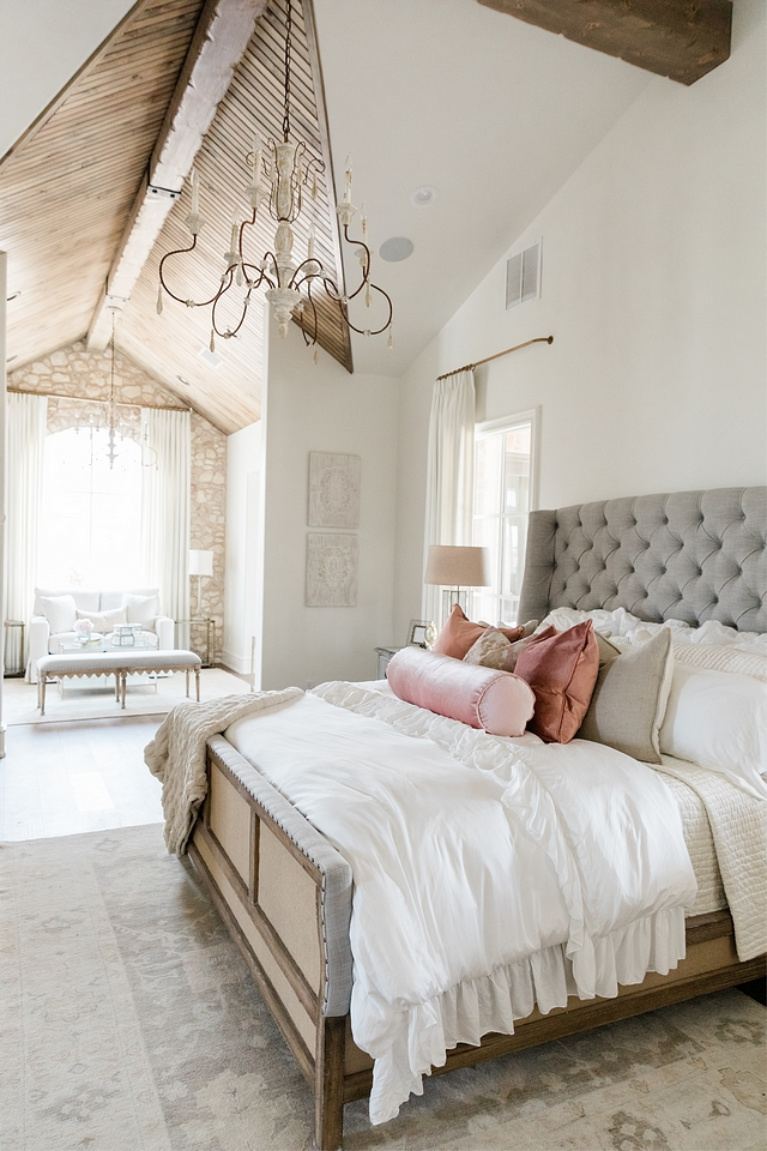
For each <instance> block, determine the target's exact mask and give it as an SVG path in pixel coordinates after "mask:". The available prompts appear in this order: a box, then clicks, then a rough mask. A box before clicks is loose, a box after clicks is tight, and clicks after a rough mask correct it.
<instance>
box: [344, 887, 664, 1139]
mask: <svg viewBox="0 0 767 1151" xmlns="http://www.w3.org/2000/svg"><path fill="white" fill-rule="evenodd" d="M684 956H685V928H684V912H683V910H682V909H681V908H676V907H675V908H670V909H668V910H665V911H659V912H656V913H655V914H654V915H650V916H647V917H646V918H645V919H641V920H637V921H636V922H634V923H631V924H629V925H628V926H627V927H625V928H621V929H619V930H617V931H614V932H612V934H611V935H609V936H607V937H605V938H603V939H597V940H593V941H589V943H588V944H587V946H586V947H585V948H583V949H582V950H581V951H579V952H578V953H577V955H576V956H575V960H576V964H577V965H578V966H581V965H583V964H586V965H587V967H588V968H589V970H588V971H584V972H582V973H580V975H579V979H578V980H577V979H576V976H575V974H574V971H573V962H572V961H571V960H570V959H569V958H568V956H567V955H566V945H565V944H564V943H563V944H558V945H556V946H554V947H547V948H546V949H545V950H543V951H539V952H536V953H535V954H534V955H531V956H528V957H527V958H525V959H522V960H520V961H519V962H517V963H512V964H509V965H508V966H506V967H500V968H497V969H496V970H495V971H493V972H492V973H491V974H490V975H487V976H483V977H481V978H478V979H469V980H465V981H464V982H462V983H459V984H457V985H456V986H455V987H452V988H450V990H449V991H445V992H443V993H442V994H441V995H438V996H436V997H435V998H434V999H430V1000H428V1001H427V1002H425V1003H421V1004H417V1005H415V1006H412V1007H407V1008H403V1012H402V1014H403V1017H405V1018H403V1019H402V1020H401V1026H400V1027H398V1028H395V1037H394V1041H393V1043H389V1044H388V1045H387V1044H385V1043H384V1044H382V1048H381V1051H380V1054H376V1052H375V1051H371V1052H370V1054H371V1055H372V1056H373V1057H374V1058H375V1067H374V1071H373V1090H372V1092H371V1095H370V1120H371V1122H372V1123H375V1124H377V1123H385V1122H386V1121H387V1120H389V1119H393V1118H394V1117H395V1116H396V1115H397V1114H398V1112H399V1107H400V1102H401V1101H404V1100H406V1099H407V1098H408V1097H409V1096H410V1095H422V1094H423V1076H424V1075H428V1074H429V1072H430V1070H431V1068H432V1067H441V1066H443V1064H444V1063H445V1059H446V1056H447V1052H448V1051H449V1050H451V1049H452V1048H453V1047H456V1046H457V1045H458V1044H459V1043H468V1044H471V1045H473V1046H478V1045H479V1043H480V1042H481V1040H482V1036H483V1035H487V1034H489V1033H490V1032H498V1033H499V1034H502V1035H513V1034H514V1021H515V1020H517V1019H525V1018H526V1017H527V1016H528V1015H530V1013H531V1012H532V1011H533V1009H534V1008H535V1007H537V1008H538V1010H539V1011H540V1012H541V1013H542V1014H543V1015H546V1014H548V1012H549V1011H551V1010H552V1008H554V1007H566V1006H567V1000H568V997H569V996H578V997H579V998H580V999H588V998H593V996H588V995H585V994H583V991H582V988H583V986H584V984H583V982H582V978H583V976H584V975H585V976H586V977H587V978H590V980H591V983H592V985H593V986H594V987H595V995H596V996H600V997H602V998H607V999H611V998H614V997H615V996H616V995H617V994H618V984H621V985H623V986H630V985H632V984H637V983H641V982H642V980H643V979H644V978H645V975H646V974H647V972H648V971H653V972H658V973H659V974H661V975H666V974H668V972H669V971H671V970H672V969H673V968H675V967H676V966H677V964H678V962H679V960H680V959H683V958H684ZM579 982H580V986H581V991H580V992H579V990H578V985H579ZM366 994H367V991H366V989H365V988H364V986H362V985H360V984H359V983H356V982H355V986H354V991H353V992H352V1020H354V1016H355V1007H354V997H355V995H366ZM369 1007H370V1004H369V1003H368V1004H367V1009H368V1010H369Z"/></svg>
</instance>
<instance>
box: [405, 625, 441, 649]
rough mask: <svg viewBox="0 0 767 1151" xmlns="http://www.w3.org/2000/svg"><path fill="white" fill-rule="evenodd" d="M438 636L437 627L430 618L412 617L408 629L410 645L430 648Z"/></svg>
mask: <svg viewBox="0 0 767 1151" xmlns="http://www.w3.org/2000/svg"><path fill="white" fill-rule="evenodd" d="M436 638H437V629H436V628H435V627H434V624H433V623H432V621H431V620H429V619H411V621H410V627H409V629H408V636H407V643H408V647H423V648H430V647H431V645H432V644H433V643H434V640H435V639H436Z"/></svg>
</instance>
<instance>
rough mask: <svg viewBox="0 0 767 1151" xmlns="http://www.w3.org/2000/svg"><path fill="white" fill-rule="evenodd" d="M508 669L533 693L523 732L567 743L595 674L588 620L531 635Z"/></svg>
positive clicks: (593, 641)
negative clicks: (533, 638) (548, 633)
mask: <svg viewBox="0 0 767 1151" xmlns="http://www.w3.org/2000/svg"><path fill="white" fill-rule="evenodd" d="M536 639H537V640H538V642H537V643H530V644H528V645H527V646H526V647H525V648H524V649H523V650H522V652H521V654H520V656H519V659H518V660H517V664H516V667H515V668H514V672H515V674H516V675H518V676H519V677H520V678H521V679H524V680H527V682H528V683H529V684H530V687H531V688H532V689H533V691H534V693H535V715H534V716H533V718H532V719H531V720H530V722H529V723H528V725H527V727H528V730H529V731H532V732H534V733H535V734H536V735H538V736H540V738H541V739H542V740H544V741H545V742H546V743H569V742H570V740H571V739H572V738H573V736H574V735H576V734H577V732H578V728H579V727H580V726H581V723H582V722H583V717H584V716H585V714H586V712H587V710H588V706H589V703H590V702H591V695H592V692H593V691H594V687H595V685H596V682H597V675H598V673H599V645H598V644H597V638H596V636H595V635H594V629H593V625H592V622H591V620H590V619H587V620H584V622H583V623H579V624H576V626H575V627H571V628H568V630H567V631H562V632H558V633H557V634H556V635H553V636H549V637H548V638H546V639H543V638H541V637H540V636H536Z"/></svg>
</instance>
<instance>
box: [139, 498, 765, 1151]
mask: <svg viewBox="0 0 767 1151" xmlns="http://www.w3.org/2000/svg"><path fill="white" fill-rule="evenodd" d="M766 524H767V500H766V490H765V489H764V488H739V489H719V490H715V491H707V492H685V493H677V494H666V495H657V496H643V497H638V498H636V499H617V500H611V501H606V502H600V503H589V504H584V505H580V506H577V507H571V508H566V509H560V510H557V511H541V512H534V513H533V514H532V517H531V523H530V530H529V535H528V551H527V562H526V568H525V577H524V583H523V588H522V595H521V603H520V619H526V618H531V617H532V618H536V619H541V620H542V619H544V617H546V616H548V615H549V613H550V612H552V611H560V612H564V613H567V612H573V613H574V612H584V611H586V612H599V611H603V612H613V613H615V612H616V611H618V612H620V611H623V612H625V613H630V614H631V616H632V617H636V618H638V619H639V620H642V621H647V623H648V626H649V625H653V624H654V625H658V624H662V623H666V624H668V623H669V622H670V621H680V625H687V627H688V628H703V627H708V628H711V627H714V628H716V627H719V626H720V625H722V626H723V627H726V628H729V629H732V628H734V629H738V630H739V631H741V632H744V633H749V634H750V633H764V632H765V631H767V613H766V609H765V604H764V598H765V589H767V572H766V570H765V569H766V560H765V534H766V531H765V528H766ZM323 691H324V695H325V697H327V698H328V699H330V702H331V703H333V702H334V693H335V695H336V696H338V693H339V692H340V693H341V694H342V695H343V694H344V693H345V695H346V696H348V697H349V698H350V699H351V698H353V699H357V700H361V701H362V702H361V703H360V704H359V708H361V710H362V712H363V713H364V714H365V715H367V716H369V717H370V716H372V717H375V716H376V715H377V713H378V711H379V699H380V700H382V701H384V702H383V703H381V704H380V707H384V708H389V707H390V706H395V705H397V706H399V702H400V701H394V703H393V704H391V705H390V704H389V703H388V702H386V700H387V694H386V690H385V688H379V690H378V694H376V688H375V685H367V686H365V685H363V686H361V687H359V688H357V687H355V686H354V685H346V687H344V686H343V685H341V686H339V685H329V686H328V687H327V688H325V689H320V695H321V696H322V695H323ZM302 694H303V693H300V692H298V691H297V689H288V690H287V691H286V692H283V693H272V694H271V695H269V696H268V698H265V699H264V700H262V701H260V702H258V701H257V702H256V703H255V704H254V705H251V706H255V707H256V708H260V707H261V706H263V707H264V708H265V709H272V711H274V712H280V711H281V710H282V711H288V713H289V714H290V709H291V707H295V706H296V700H297V697H299V696H301V695H302ZM184 706H185V705H182V709H178V710H179V711H181V710H183V708H184ZM188 706H189V705H187V708H188ZM191 706H192V707H193V706H194V705H191ZM248 706H249V705H248V704H244V703H243V701H242V698H241V697H239V702H238V703H237V704H236V707H237V708H240V709H243V714H244V709H246V708H247V707H248ZM306 706H308V707H309V708H317V707H319V706H320V701H319V700H318V701H317V702H316V704H315V702H314V701H311V700H310V701H308V703H307V705H306ZM404 706H405V707H406V708H407V707H410V706H411V705H409V704H405V705H404ZM366 709H367V710H366ZM196 714H197V716H198V719H197V720H195V721H193V724H192V726H194V725H195V723H196V730H195V732H194V735H195V737H196V740H197V742H196V744H195V743H193V742H189V743H188V750H187V759H188V760H189V761H191V760H192V758H193V757H194V755H197V754H198V752H197V751H194V750H193V749H194V748H195V747H199V746H204V765H203V767H202V768H201V771H202V772H203V776H204V778H202V779H201V778H200V777H199V775H198V778H197V780H196V783H194V785H193V786H192V787H191V789H189V787H188V788H187V795H186V799H185V804H184V819H185V820H186V825H185V827H184V828H183V829H182V830H181V831H179V832H178V835H179V836H180V838H179V839H178V843H181V844H183V847H185V848H186V849H187V850H188V853H189V855H190V857H191V859H192V860H193V862H194V864H195V866H196V868H197V869H198V871H199V874H200V876H201V877H202V879H203V881H204V883H205V884H206V886H207V887H208V889H209V891H210V893H211V895H212V898H213V900H214V902H215V904H216V906H217V908H218V910H219V912H220V914H221V916H222V918H223V920H224V922H225V923H226V925H227V927H228V929H229V931H230V932H231V934H232V936H233V938H234V940H235V941H236V943H237V945H238V947H239V949H240V951H241V952H242V954H243V956H244V957H245V960H246V962H247V963H248V965H249V967H250V970H251V972H252V974H253V977H254V979H255V980H256V983H257V984H258V986H259V988H260V990H261V993H262V995H263V997H264V999H265V1001H266V1002H267V1004H268V1005H269V1007H270V1009H271V1011H272V1013H273V1015H274V1018H275V1019H276V1021H277V1023H278V1025H279V1027H280V1029H281V1031H282V1033H283V1035H284V1036H285V1039H286V1041H287V1043H288V1045H289V1047H290V1048H291V1050H292V1052H293V1054H294V1056H295V1058H296V1060H297V1062H298V1065H299V1067H300V1068H301V1070H302V1072H303V1074H304V1075H305V1077H306V1079H307V1082H308V1083H309V1085H310V1087H311V1089H312V1090H313V1093H314V1099H315V1143H316V1146H317V1147H318V1148H320V1149H321V1151H331V1149H335V1148H339V1147H341V1146H342V1141H343V1108H344V1105H345V1103H347V1102H350V1101H352V1100H356V1099H359V1098H362V1097H365V1096H366V1095H368V1094H369V1093H370V1092H371V1087H372V1086H373V1070H374V1061H373V1059H372V1058H371V1057H370V1055H368V1054H367V1053H366V1052H365V1051H364V1050H361V1049H360V1047H359V1046H357V1044H356V1043H355V1041H354V1039H353V1037H352V1024H351V1018H350V1004H351V1002H352V997H353V994H354V979H353V970H354V967H355V961H354V959H353V956H352V944H351V938H352V935H353V931H352V926H351V920H352V910H353V897H354V883H353V876H352V867H351V865H350V863H349V862H348V861H347V858H345V855H344V853H342V851H340V850H338V849H337V848H336V847H334V846H333V843H331V842H330V839H329V838H328V837H326V836H324V835H322V834H321V833H320V832H319V831H318V830H317V829H316V827H315V826H314V825H313V824H312V823H311V822H310V821H309V820H308V819H307V818H306V817H305V816H304V815H303V814H302V813H301V811H299V810H298V806H296V805H295V804H293V803H291V802H289V801H288V799H287V798H286V796H285V794H283V792H284V791H285V787H284V786H283V785H282V782H281V781H279V780H278V781H277V785H275V782H270V780H269V779H268V778H267V777H266V774H265V773H264V772H263V771H261V770H259V769H258V768H257V767H255V766H254V764H253V763H252V762H249V760H248V759H246V758H245V756H243V755H242V754H241V753H240V752H239V751H238V750H237V748H236V747H235V746H234V745H233V742H231V741H230V740H229V739H227V738H225V736H224V735H223V734H213V733H215V732H217V731H220V730H222V729H223V728H224V727H225V728H226V729H227V730H228V731H229V733H230V734H232V733H235V732H237V731H239V730H240V728H239V727H238V724H239V723H240V714H241V713H240V712H238V711H236V710H235V711H231V710H229V711H227V709H226V705H225V704H222V705H221V707H220V709H219V712H218V713H217V712H216V706H215V705H214V704H211V705H210V707H209V708H208V711H207V712H205V714H204V716H203V713H202V712H197V713H196ZM270 714H271V712H270ZM323 714H324V713H323ZM409 714H412V709H411V713H409ZM420 719H421V717H419V716H416V720H418V721H420ZM246 722H247V721H246V720H244V719H243V720H242V723H246ZM255 722H256V723H258V722H261V721H259V720H258V719H256V721H255ZM364 722H366V723H368V722H377V720H376V719H375V718H373V719H366V720H365V721H364ZM407 722H408V723H411V720H408V721H407ZM413 722H415V721H413ZM423 722H424V723H427V724H428V723H430V722H431V719H430V718H429V716H426V717H423ZM448 722H449V723H451V724H452V723H453V722H454V721H452V720H451V721H448ZM288 723H290V719H288ZM461 726H462V725H461ZM405 728H407V723H406V724H405ZM366 730H367V729H366ZM416 734H417V733H416ZM466 734H467V736H468V735H469V734H471V733H470V732H469V731H468V729H467V733H466ZM167 738H168V739H170V740H172V738H173V736H172V733H170V734H169V735H168V737H167ZM392 738H394V737H392ZM398 738H399V736H398ZM401 738H403V739H407V738H410V737H409V736H407V735H402V737H401ZM473 738H474V736H472V739H473ZM476 738H477V739H478V740H480V741H481V740H483V739H484V740H487V739H490V738H491V737H488V736H485V735H484V733H481V732H480V733H479V734H478V735H477V736H476ZM235 742H239V743H240V746H246V745H247V743H248V741H247V739H245V740H244V742H243V739H242V738H240V739H239V740H235ZM421 742H422V743H423V741H421ZM458 742H465V741H462V740H461V741H458ZM575 744H580V745H581V749H580V751H578V749H576V751H578V754H580V755H581V756H582V755H583V754H584V752H583V747H587V746H588V745H586V744H585V741H581V740H575V741H574V744H573V745H571V746H575ZM291 746H293V745H291ZM456 746H457V744H456ZM473 746H474V745H473ZM476 746H481V747H484V746H485V745H484V744H481V745H480V744H476ZM590 746H591V747H592V748H594V745H593V744H592V745H590ZM156 750H157V749H156ZM199 754H200V755H201V756H202V753H199ZM291 754H293V753H292V752H291ZM250 758H252V759H256V760H258V759H259V755H258V754H256V755H255V756H253V755H251V757H250ZM147 762H150V759H149V758H148V760H147ZM150 766H152V764H151V763H150ZM666 767H667V768H668V769H669V774H668V775H666V776H665V779H666V780H667V783H668V787H669V788H676V790H677V792H679V794H680V795H681V793H682V790H683V789H684V786H685V785H684V783H682V782H680V781H676V782H675V781H674V778H673V776H674V768H673V763H667V764H666ZM152 769H153V770H156V768H155V767H152ZM156 773H157V774H160V771H159V770H157V771H156ZM267 774H268V773H267ZM652 774H653V775H654V774H655V773H652ZM712 778H714V782H715V784H716V786H718V787H720V789H721V787H723V786H725V784H724V783H723V782H722V778H721V777H720V776H716V777H712ZM164 782H165V788H164V791H168V790H170V789H169V784H168V782H167V781H164ZM727 786H729V785H727ZM735 791H736V792H737V789H735ZM679 802H680V803H681V800H680V801H679ZM690 802H691V803H692V807H694V806H695V804H694V802H693V801H690ZM740 802H742V803H744V802H745V801H744V800H742V799H741V801H740ZM751 802H752V807H751V808H750V809H749V810H751V811H753V802H754V801H751ZM736 806H737V801H736ZM758 814H759V816H760V818H761V811H759V812H758ZM696 820H697V824H698V825H699V830H700V829H701V826H702V825H704V824H706V817H705V813H704V814H703V815H701V811H700V808H698V810H697V813H696V812H695V811H691V813H690V814H689V821H690V823H691V824H692V823H695V821H696ZM721 826H722V827H724V828H725V829H726V827H727V823H726V819H725V820H724V821H723V822H722V824H721ZM686 827H687V825H686ZM685 834H686V835H687V834H688V833H687V830H686V831H685ZM721 834H724V833H723V832H721V829H720V835H721ZM330 838H332V836H331V837H330ZM183 847H182V849H183ZM706 850H708V852H709V855H711V853H712V849H711V848H710V846H709V848H707V849H705V850H702V851H701V853H699V854H700V855H701V859H703V856H705V851H706ZM758 854H759V853H758V852H757V853H756V856H757V858H753V859H752V860H751V861H750V862H749V863H748V867H749V868H752V869H759V870H762V869H763V867H764V862H763V860H760V859H759V858H758ZM712 858H713V857H712ZM701 859H699V860H698V863H697V864H696V870H698V872H699V874H698V890H699V897H698V900H697V903H698V906H697V907H692V909H691V910H692V914H688V915H687V918H686V920H685V921H684V924H683V927H682V931H683V935H684V937H685V941H686V955H685V957H684V958H682V959H681V961H680V962H678V964H677V965H676V966H673V964H668V963H667V964H665V965H664V964H663V963H661V964H660V965H659V966H660V967H661V968H662V969H665V967H668V966H671V967H672V969H671V970H669V971H668V973H667V974H659V973H656V972H654V971H652V970H651V971H650V973H649V974H647V975H646V976H645V977H644V978H643V979H642V981H641V982H639V983H634V982H632V983H631V984H630V985H627V986H620V987H618V988H617V994H612V993H610V997H608V998H605V997H602V996H600V995H599V994H598V993H597V995H596V996H595V997H591V998H586V999H581V998H578V997H576V996H572V995H571V996H570V997H569V998H566V1006H562V1007H554V1008H552V1009H551V1010H548V1011H547V1012H546V1013H543V1011H539V1010H538V1008H537V1007H532V1009H530V1010H527V1011H526V1013H525V1016H524V1017H523V1018H515V1020H514V1023H513V1034H508V1033H503V1030H507V1031H510V1030H511V1026H509V1027H508V1028H505V1029H497V1030H494V1031H491V1032H490V1033H488V1034H485V1035H483V1036H482V1038H481V1041H479V1037H477V1042H472V1043H459V1044H458V1045H456V1046H454V1047H453V1048H452V1049H450V1050H448V1051H447V1054H446V1057H445V1060H444V1064H443V1065H442V1066H434V1067H433V1068H432V1073H433V1074H442V1073H445V1072H447V1071H450V1070H452V1069H454V1068H459V1067H465V1066H469V1065H472V1064H475V1063H477V1062H479V1061H482V1060H485V1059H492V1058H495V1057H497V1056H500V1055H504V1054H508V1053H510V1052H514V1051H519V1050H522V1049H524V1048H526V1047H530V1046H534V1045H536V1044H540V1043H544V1042H547V1041H548V1040H550V1039H554V1038H559V1037H562V1036H566V1035H569V1034H572V1033H574V1032H577V1031H580V1030H585V1029H587V1028H592V1027H597V1026H599V1025H601V1024H604V1023H608V1022H611V1021H614V1020H618V1019H623V1018H626V1017H628V1016H631V1015H635V1014H638V1013H641V1012H644V1011H649V1010H653V1009H655V1008H658V1007H662V1006H665V1005H667V1004H671V1003H675V1002H677V1001H680V1000H683V999H687V998H690V997H693V996H696V995H700V994H704V993H706V992H711V991H715V990H719V989H722V988H724V987H729V986H733V985H738V984H742V983H746V982H748V981H751V980H753V979H756V978H759V977H761V976H763V975H764V973H765V955H764V954H763V953H761V952H760V953H759V954H753V950H754V943H753V940H752V941H751V944H750V947H749V946H747V945H746V944H745V943H744V942H743V939H741V940H738V941H736V939H735V936H734V927H733V915H732V914H731V911H730V909H729V908H728V907H727V906H726V904H725V903H724V899H723V896H722V881H721V875H720V874H719V872H720V870H722V867H718V865H717V861H716V859H713V862H712V859H711V858H710V859H709V860H708V863H706V862H705V861H703V862H701ZM720 862H721V861H720ZM727 866H728V867H730V868H732V866H733V865H732V861H731V860H730V861H729V863H728V864H727ZM704 872H705V873H706V874H705V875H704ZM759 882H763V877H762V878H761V879H760V880H758V881H757V885H756V887H755V888H753V889H752V890H761V889H760V888H759V886H758V884H759ZM703 888H705V889H706V891H707V895H706V899H705V900H704V908H705V909H704V910H702V911H701V910H700V893H701V891H702V889H703ZM688 910H689V909H688ZM738 914H739V915H740V918H741V924H745V926H744V927H742V933H743V937H744V938H745V934H746V933H747V928H748V923H747V918H748V914H749V913H748V911H747V910H745V911H744V910H743V909H740V910H739V912H738ZM357 938H359V937H358V936H357ZM755 938H756V939H759V938H760V935H759V931H757V933H756V935H755ZM357 945H359V944H357ZM757 946H758V945H757ZM739 950H740V955H741V957H740V958H739ZM762 950H763V948H762ZM744 951H745V953H746V954H748V958H746V959H743V958H742V956H743V954H744ZM357 961H358V962H359V956H357ZM618 982H620V980H618ZM523 998H524V997H523ZM547 1006H549V1005H547Z"/></svg>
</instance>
